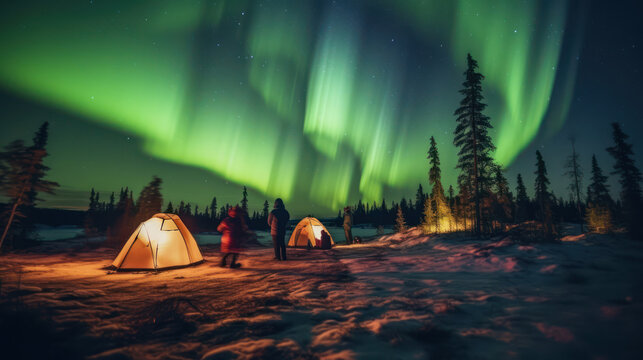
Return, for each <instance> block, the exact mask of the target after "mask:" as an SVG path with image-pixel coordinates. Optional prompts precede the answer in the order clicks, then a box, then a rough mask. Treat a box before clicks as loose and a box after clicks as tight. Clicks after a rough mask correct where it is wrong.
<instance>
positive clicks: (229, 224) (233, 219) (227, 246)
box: [217, 206, 246, 269]
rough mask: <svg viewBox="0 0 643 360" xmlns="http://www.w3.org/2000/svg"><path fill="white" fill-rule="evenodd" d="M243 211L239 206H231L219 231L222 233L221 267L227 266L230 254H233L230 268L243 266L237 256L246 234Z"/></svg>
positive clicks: (218, 228)
mask: <svg viewBox="0 0 643 360" xmlns="http://www.w3.org/2000/svg"><path fill="white" fill-rule="evenodd" d="M242 213H243V211H242V210H241V208H239V207H238V206H235V207H231V208H230V210H228V217H227V218H225V219H223V221H221V223H220V224H219V226H218V227H217V231H219V232H220V233H222V234H223V235H222V236H221V254H222V255H223V257H222V258H221V264H220V266H221V267H225V266H226V259H227V258H228V256H230V255H232V262H231V263H230V268H233V269H234V268H238V267H241V264H239V263H238V262H237V257H238V256H239V253H240V252H241V249H242V245H243V239H244V236H245V234H246V225H245V223H244V221H243V218H242Z"/></svg>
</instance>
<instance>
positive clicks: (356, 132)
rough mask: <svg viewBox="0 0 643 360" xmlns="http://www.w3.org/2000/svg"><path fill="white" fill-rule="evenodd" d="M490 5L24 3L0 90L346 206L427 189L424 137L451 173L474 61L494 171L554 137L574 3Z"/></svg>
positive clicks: (259, 185)
mask: <svg viewBox="0 0 643 360" xmlns="http://www.w3.org/2000/svg"><path fill="white" fill-rule="evenodd" d="M491 4H492V5H489V3H483V2H482V1H473V0H458V1H439V0H435V1H393V0H390V1H384V0H381V1H367V0H363V1H338V2H337V3H336V4H331V3H330V2H321V1H238V0H231V1H224V0H217V1H170V0H166V1H156V2H152V3H146V4H143V3H140V2H132V1H83V2H76V1H66V2H62V3H59V2H48V1H41V2H39V4H38V5H34V4H33V2H30V3H28V4H27V3H25V4H17V3H16V4H13V5H11V9H10V11H3V12H2V15H0V16H1V19H2V21H1V22H0V33H1V37H0V52H1V53H2V54H3V55H2V56H1V57H0V86H2V87H4V88H5V90H6V91H10V92H12V93H16V94H19V95H20V96H23V97H26V98H29V99H31V100H33V101H36V102H39V103H42V104H45V105H46V106H51V107H54V108H57V109H62V110H64V111H66V112H69V113H73V114H76V115H77V116H80V117H82V118H84V119H86V120H87V121H90V122H95V123H97V124H100V125H101V126H106V127H109V128H112V129H115V130H117V131H120V132H122V133H124V134H128V135H132V136H135V137H137V138H139V139H141V140H142V146H143V149H144V151H145V152H146V153H148V154H150V155H151V156H153V157H155V158H158V159H162V160H165V161H169V162H173V163H179V164H183V165H188V166H194V167H198V168H202V169H207V170H208V171H211V172H213V173H214V174H216V175H217V176H219V177H221V178H223V179H226V180H227V181H230V182H232V183H235V184H239V185H247V186H248V187H249V188H251V189H253V190H254V191H255V192H258V193H262V194H264V195H265V196H266V197H269V198H273V197H277V196H280V197H283V198H284V199H285V200H286V201H290V200H293V199H304V200H306V201H308V200H310V201H312V202H313V203H314V204H316V205H318V206H319V207H321V208H323V209H327V210H328V211H336V209H338V208H340V207H341V206H343V205H344V204H346V203H347V202H353V201H356V200H357V199H363V200H364V201H368V202H373V201H380V200H381V199H382V198H383V197H387V198H391V199H394V198H396V197H397V196H398V195H400V194H404V195H408V194H410V193H412V192H413V191H414V189H415V188H416V187H417V184H418V183H420V182H422V183H424V182H426V177H427V175H426V174H427V170H428V165H426V160H425V157H426V155H425V153H426V149H427V148H428V138H429V137H430V136H431V135H434V136H435V137H436V139H438V146H439V148H440V152H441V156H442V162H443V164H444V167H445V168H452V167H453V166H454V165H455V162H456V159H455V154H456V150H455V148H454V147H453V145H452V144H451V141H452V138H453V136H452V131H453V126H454V118H453V116H452V113H453V110H454V109H455V108H456V107H457V104H458V102H459V100H460V95H459V94H458V89H459V88H460V84H461V82H462V71H463V70H464V66H465V57H466V54H467V52H470V53H472V55H473V56H474V57H476V58H477V59H478V60H479V63H480V68H481V71H482V73H483V74H485V76H486V80H485V82H484V93H485V95H486V97H487V99H486V100H487V102H488V104H489V108H488V111H487V114H488V115H489V116H491V118H492V124H494V127H495V131H494V133H493V134H492V135H493V137H494V140H495V143H496V145H497V152H496V154H495V156H496V159H497V160H498V161H499V162H500V163H501V164H503V165H505V166H509V165H510V164H511V162H512V160H514V159H515V157H516V156H518V155H519V154H520V152H521V151H522V150H523V149H524V148H525V147H526V146H528V145H529V144H530V142H531V141H532V140H533V139H534V138H535V136H536V135H537V134H538V133H539V132H540V131H541V130H542V129H543V127H544V126H545V125H547V126H549V130H550V131H552V132H555V131H556V130H557V129H559V128H560V127H561V126H562V123H563V122H564V119H565V116H566V111H567V110H566V109H567V108H568V107H569V101H570V98H571V94H572V92H573V83H574V80H575V79H574V77H575V71H573V70H574V69H573V68H572V66H569V67H570V71H564V72H562V71H558V69H559V67H561V66H562V65H561V64H563V65H564V64H566V63H567V62H566V61H564V59H563V56H562V49H563V48H564V47H572V48H574V47H575V48H578V46H579V45H578V44H579V42H580V36H577V35H575V36H569V37H567V36H564V34H565V31H572V32H573V31H576V29H573V28H572V29H569V26H567V24H566V20H567V17H568V14H567V6H568V4H567V2H565V1H551V2H542V1H513V0H502V1H494V2H492V3H491ZM36 8H37V9H38V10H37V11H34V9H36ZM570 39H571V40H570ZM555 88H559V89H560V90H559V91H560V92H561V93H562V95H561V96H556V99H557V101H556V102H554V101H553V100H552V99H553V97H552V94H553V92H554V90H555ZM443 174H444V176H445V179H444V180H445V183H447V184H454V182H455V178H456V174H455V172H454V171H443ZM151 175H152V174H145V178H149V176H151ZM81 180H82V179H81ZM74 185H75V186H76V187H77V188H82V187H83V186H84V187H89V186H91V184H82V185H81V184H74ZM115 187H117V186H115ZM203 203H204V204H205V203H206V200H204V201H203Z"/></svg>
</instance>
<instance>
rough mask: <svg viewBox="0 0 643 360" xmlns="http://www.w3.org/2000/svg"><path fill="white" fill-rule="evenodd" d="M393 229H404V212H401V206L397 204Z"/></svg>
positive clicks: (397, 230)
mask: <svg viewBox="0 0 643 360" xmlns="http://www.w3.org/2000/svg"><path fill="white" fill-rule="evenodd" d="M395 231H396V232H399V233H401V232H404V231H406V221H405V220H404V213H403V212H402V207H401V206H399V205H398V206H397V217H396V218H395Z"/></svg>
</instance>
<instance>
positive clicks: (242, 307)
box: [0, 228, 643, 359]
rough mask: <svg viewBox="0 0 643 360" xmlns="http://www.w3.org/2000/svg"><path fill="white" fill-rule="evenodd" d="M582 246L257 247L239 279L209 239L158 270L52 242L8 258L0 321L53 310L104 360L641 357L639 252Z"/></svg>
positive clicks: (391, 243)
mask: <svg viewBox="0 0 643 360" xmlns="http://www.w3.org/2000/svg"><path fill="white" fill-rule="evenodd" d="M329 230H331V229H329ZM335 230H336V231H340V230H341V233H340V234H342V233H343V229H341V228H335ZM331 231H332V230H331ZM368 231H371V232H373V233H374V229H370V230H368ZM354 233H355V231H354ZM266 235H267V234H260V237H259V238H260V239H264V240H260V241H261V242H262V243H268V240H267V239H270V238H269V237H268V236H266ZM333 235H335V234H333ZM206 236H214V235H207V234H206ZM335 236H339V235H335ZM572 238H573V240H569V241H567V240H566V241H561V242H557V243H531V244H524V243H517V242H514V241H513V240H512V239H511V238H509V237H503V236H500V237H497V238H491V239H486V240H477V239H472V238H470V237H467V236H464V235H462V234H442V235H439V236H424V235H422V234H421V233H420V232H418V231H417V230H410V231H408V232H405V233H403V234H389V235H385V236H381V237H379V238H374V239H373V240H372V241H370V242H366V243H363V244H358V245H353V246H346V245H338V246H335V247H334V248H333V249H331V250H306V249H288V254H289V260H288V261H286V262H277V261H274V260H272V257H273V254H272V249H271V248H269V247H266V248H253V249H250V250H248V251H247V252H246V253H245V254H243V255H242V256H241V258H240V259H241V263H242V264H243V267H242V268H240V269H234V270H233V269H229V268H220V267H218V266H216V265H217V263H218V258H219V253H218V246H216V245H208V244H205V245H204V244H203V243H202V245H201V249H202V252H203V255H204V257H205V259H206V262H205V263H204V264H202V265H199V266H195V267H189V268H184V269H176V270H171V271H164V272H159V273H155V272H134V273H114V272H112V271H109V270H106V269H105V267H106V266H107V265H109V264H110V263H111V261H112V260H113V258H114V257H115V256H116V253H117V251H118V250H117V249H106V248H95V249H91V248H88V247H78V246H70V247H67V248H64V247H61V246H57V247H54V246H51V245H43V246H42V247H41V248H38V249H34V250H33V251H31V252H24V253H14V254H4V255H2V257H0V279H1V280H2V282H1V287H0V295H1V297H0V299H6V300H0V316H4V315H5V314H6V311H7V310H6V309H7V307H4V305H3V304H4V303H3V301H8V302H10V304H13V305H11V307H9V308H11V309H13V307H14V305H15V303H16V302H19V303H20V304H21V306H22V308H24V309H28V310H29V311H30V313H31V314H33V316H40V315H38V314H40V312H43V314H46V315H42V316H40V317H39V319H40V321H45V322H47V321H48V322H50V323H48V324H49V327H50V328H51V329H53V330H52V331H55V332H56V333H57V334H59V335H57V336H56V339H65V342H64V344H65V346H68V347H70V348H72V349H73V351H74V353H76V354H80V355H82V356H83V357H91V358H93V359H108V358H112V359H113V358H123V359H128V358H129V359H165V358H173V359H192V358H202V359H251V358H286V359H292V358H303V359H306V358H324V359H363V358H391V359H396V358H398V359H406V358H476V359H498V358H553V359H568V358H605V359H617V358H638V357H640V356H641V353H642V351H643V344H641V343H640V341H639V340H638V339H639V337H640V336H639V330H640V321H641V320H642V319H643V286H641V285H642V282H643V281H642V280H641V276H640V274H641V273H642V272H643V244H641V243H639V242H632V241H628V240H625V239H622V238H618V237H615V236H608V235H582V236H578V235H574V234H570V235H569V236H568V237H567V239H572ZM340 239H342V240H343V234H342V237H341V238H340ZM210 240H212V239H210ZM210 240H207V239H206V240H205V241H204V242H208V241H210ZM74 241H77V240H70V242H71V243H73V244H76V243H75V242H74ZM21 319H24V316H23V317H22V318H21ZM0 320H2V318H0ZM20 321H23V320H20ZM9 326H10V325H9ZM7 328H8V327H7ZM17 328H20V327H17ZM0 335H1V334H0ZM23 335H24V337H25V338H28V339H29V342H33V341H35V342H36V343H35V344H34V349H38V348H43V349H45V348H47V346H48V345H47V344H46V342H47V341H48V338H47V337H42V336H40V337H31V336H30V334H29V333H25V334H23ZM16 346H17V345H16ZM34 351H36V350H34Z"/></svg>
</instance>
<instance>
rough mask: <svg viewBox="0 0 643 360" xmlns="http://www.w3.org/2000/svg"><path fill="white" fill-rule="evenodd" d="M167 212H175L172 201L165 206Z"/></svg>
mask: <svg viewBox="0 0 643 360" xmlns="http://www.w3.org/2000/svg"><path fill="white" fill-rule="evenodd" d="M165 213H167V214H174V206H172V202H171V201H170V202H168V203H167V208H165Z"/></svg>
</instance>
